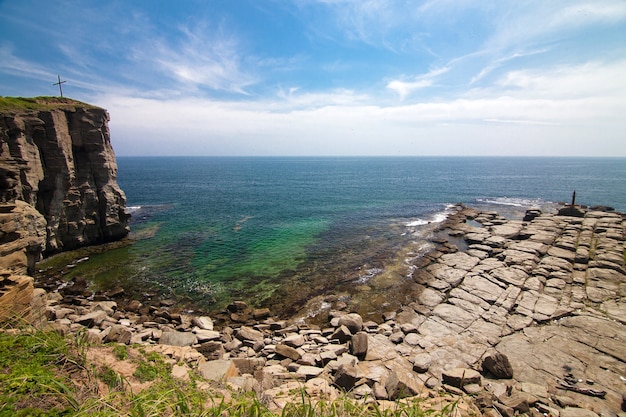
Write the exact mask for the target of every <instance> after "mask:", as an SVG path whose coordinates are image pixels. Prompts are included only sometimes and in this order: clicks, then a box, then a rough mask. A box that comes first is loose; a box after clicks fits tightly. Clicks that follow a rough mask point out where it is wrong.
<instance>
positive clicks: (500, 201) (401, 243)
mask: <svg viewBox="0 0 626 417" xmlns="http://www.w3.org/2000/svg"><path fill="white" fill-rule="evenodd" d="M118 165H119V179H118V182H119V184H120V186H121V187H122V189H123V190H124V191H125V193H126V195H127V199H128V206H129V208H130V209H131V210H132V214H133V223H132V225H131V227H132V230H133V232H132V237H133V239H134V243H132V244H131V245H129V246H125V247H122V248H118V249H114V250H110V251H107V252H105V253H103V254H97V255H92V256H90V259H89V260H88V261H86V262H82V263H80V264H78V265H76V266H75V267H74V268H72V269H71V270H68V271H67V272H68V273H67V274H66V278H71V277H73V276H79V275H80V276H84V277H86V278H88V279H89V280H90V281H92V282H93V283H94V288H96V289H98V288H99V289H106V288H111V287H115V286H120V285H121V286H123V287H124V288H125V289H126V291H127V293H128V294H129V295H136V296H137V297H151V296H153V295H155V294H157V295H158V296H160V297H175V298H177V299H178V300H179V302H180V303H181V304H182V305H186V306H188V307H189V308H193V309H201V310H214V309H220V308H222V307H223V306H224V305H225V304H226V303H228V302H230V301H232V300H235V299H243V300H246V301H248V302H249V303H250V304H252V305H255V306H269V307H271V308H272V309H273V310H274V311H278V312H284V313H285V314H291V313H293V312H294V311H296V310H297V309H298V307H299V306H301V305H303V304H304V303H305V302H306V301H308V300H311V299H312V298H314V297H316V296H321V295H323V294H336V295H337V297H344V298H346V299H350V300H351V301H352V302H353V303H355V304H359V305H362V306H363V309H375V308H377V309H381V308H387V307H389V308H390V309H391V307H392V304H394V305H397V304H401V303H403V302H405V300H404V298H410V296H411V295H410V294H406V291H404V290H405V289H404V287H403V279H406V276H407V274H408V271H409V269H410V268H409V265H408V262H407V259H410V258H411V257H413V256H419V254H420V253H422V252H423V251H425V250H426V249H427V247H428V237H429V228H431V226H432V224H433V223H432V222H437V221H441V220H442V219H443V218H445V213H446V210H448V209H449V207H450V204H454V203H457V202H462V203H464V204H466V205H469V206H474V207H477V208H482V209H488V210H493V209H497V210H498V211H500V212H501V213H502V214H504V215H505V216H509V217H515V216H521V215H523V212H524V210H525V209H527V208H531V207H537V206H539V207H551V206H554V203H555V202H558V201H569V199H570V198H571V194H572V191H573V190H574V189H576V190H577V195H578V202H579V203H581V204H601V205H610V206H614V207H615V208H617V209H618V210H622V211H626V196H625V195H624V192H623V191H622V190H625V189H626V159H591V158H200V157H198V158H191V157H190V158H118ZM391 295H393V296H391ZM403 297H404V298H403Z"/></svg>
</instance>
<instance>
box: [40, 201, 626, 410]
mask: <svg viewBox="0 0 626 417" xmlns="http://www.w3.org/2000/svg"><path fill="white" fill-rule="evenodd" d="M575 213H576V215H577V216H576V217H575V216H563V215H557V214H542V213H539V212H533V213H528V215H527V217H526V218H525V220H507V219H504V218H502V217H501V216H499V215H498V214H497V213H493V212H479V211H476V210H473V209H469V208H466V207H462V206H459V207H457V209H456V211H455V213H454V214H453V215H451V216H450V218H449V219H448V220H447V221H446V222H445V223H443V224H442V225H441V226H440V227H439V230H438V231H437V232H436V234H437V239H436V240H435V241H436V242H437V245H436V248H435V249H433V250H432V251H430V252H429V253H428V254H426V255H425V256H423V257H421V258H419V259H415V260H413V261H412V262H413V264H412V265H411V270H412V272H411V275H410V277H407V279H411V280H412V281H413V282H414V284H415V289H416V291H414V293H415V294H416V296H415V300H414V301H413V302H412V303H410V304H408V305H405V306H403V307H402V308H401V309H399V310H398V311H391V312H386V313H384V314H382V317H383V320H381V322H379V323H376V322H373V321H365V322H364V320H363V318H362V317H361V316H359V315H358V314H356V313H354V312H351V310H350V307H349V306H347V305H345V304H344V305H343V306H342V307H343V309H341V310H339V309H335V310H332V311H331V312H330V314H329V322H328V323H327V324H326V325H323V326H315V325H309V324H307V323H304V322H297V323H293V322H290V321H288V320H279V319H277V318H271V317H270V316H271V314H270V312H269V311H268V310H266V309H258V310H253V309H250V308H248V306H247V305H245V304H244V303H241V302H239V303H233V304H232V305H230V306H229V307H228V310H227V311H226V312H225V313H224V315H225V316H226V317H227V318H229V320H228V321H227V322H226V324H225V325H223V326H221V325H220V328H219V329H218V328H217V327H216V326H214V319H216V318H215V317H214V318H209V317H193V316H191V315H186V314H181V313H180V312H176V311H175V309H174V306H172V303H168V302H163V303H161V304H160V305H157V306H149V307H148V306H142V305H141V303H140V302H139V301H131V302H127V301H124V302H119V303H118V302H116V301H115V299H114V298H111V299H109V300H101V301H95V299H93V300H88V299H85V298H84V297H82V296H81V293H82V292H83V291H84V290H85V288H84V285H83V284H82V283H79V282H76V283H74V284H73V285H70V286H67V287H65V288H62V289H59V290H57V291H51V292H49V294H48V307H47V309H46V311H45V315H46V318H47V319H48V322H49V324H50V325H51V326H52V327H54V328H55V329H57V330H58V331H61V332H77V331H81V330H83V331H85V332H86V334H87V335H88V337H89V338H90V339H91V340H92V341H93V342H96V343H101V342H117V343H141V344H147V345H154V348H155V349H160V350H161V351H162V352H163V353H164V354H166V355H169V356H170V357H172V360H173V362H176V364H177V365H176V367H175V368H174V370H175V371H176V374H177V375H185V374H186V372H188V371H191V370H195V371H197V372H199V373H200V374H201V375H203V376H204V377H205V378H206V379H207V380H215V381H219V382H221V383H225V384H228V385H230V386H231V387H232V388H233V389H237V390H255V391H257V392H258V393H259V394H262V395H263V398H267V399H268V401H270V402H272V404H273V405H274V406H275V407H276V408H280V407H281V406H283V405H284V403H285V402H286V401H289V400H293V399H292V398H289V394H288V393H289V392H293V390H294V389H296V390H299V389H301V388H304V389H305V390H306V392H307V393H308V394H309V395H311V396H313V397H315V398H324V399H331V400H332V399H334V398H336V397H337V396H338V395H339V393H340V392H341V390H345V391H348V392H349V393H350V394H351V395H353V396H354V397H356V398H362V399H366V400H368V401H373V400H376V401H379V402H381V403H384V402H385V401H389V400H396V399H398V398H402V397H413V396H419V397H422V398H424V399H425V401H427V403H428V401H431V402H433V401H436V399H438V398H439V399H440V398H441V396H440V395H439V393H440V392H441V391H447V392H448V393H451V395H452V397H448V398H457V397H455V396H460V397H462V398H464V401H463V402H462V404H463V406H462V407H464V408H463V410H462V413H463V414H469V413H474V414H475V415H480V414H482V415H489V416H501V415H502V416H513V415H515V414H527V415H539V414H542V415H553V416H558V415H560V416H562V417H567V416H574V415H576V416H595V415H604V416H609V415H612V416H614V415H624V414H623V413H624V407H625V406H626V405H625V404H624V402H625V401H626V400H625V399H624V398H625V394H626V307H625V304H624V300H625V297H626V269H625V260H624V258H625V247H624V241H625V237H626V222H625V220H624V216H623V215H622V214H619V213H613V212H606V211H594V210H577V211H576V212H575ZM469 220H471V221H469ZM453 242H457V243H462V245H455V244H453ZM459 248H461V249H459ZM215 322H217V319H216V321H215ZM220 323H221V322H220ZM180 362H184V363H186V365H185V366H184V368H185V369H181V366H180ZM298 395H299V394H298ZM460 404H461V403H460Z"/></svg>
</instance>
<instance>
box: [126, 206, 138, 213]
mask: <svg viewBox="0 0 626 417" xmlns="http://www.w3.org/2000/svg"><path fill="white" fill-rule="evenodd" d="M139 210H141V206H129V207H126V211H127V212H128V213H134V212H136V211H139Z"/></svg>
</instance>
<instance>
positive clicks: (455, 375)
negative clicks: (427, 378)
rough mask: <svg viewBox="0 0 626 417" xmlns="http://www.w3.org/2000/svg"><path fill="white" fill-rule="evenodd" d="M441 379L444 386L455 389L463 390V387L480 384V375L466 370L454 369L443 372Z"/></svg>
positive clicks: (471, 370)
mask: <svg viewBox="0 0 626 417" xmlns="http://www.w3.org/2000/svg"><path fill="white" fill-rule="evenodd" d="M441 378H442V381H443V383H444V384H447V385H451V386H453V387H456V388H463V386H464V385H469V384H479V385H480V383H481V377H480V374H479V373H478V372H477V371H475V370H473V369H468V368H454V369H449V370H446V371H443V373H442V374H441Z"/></svg>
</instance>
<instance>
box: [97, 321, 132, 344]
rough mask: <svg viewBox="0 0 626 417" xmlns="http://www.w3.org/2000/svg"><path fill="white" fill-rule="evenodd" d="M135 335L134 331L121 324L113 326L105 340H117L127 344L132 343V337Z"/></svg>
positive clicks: (116, 341)
mask: <svg viewBox="0 0 626 417" xmlns="http://www.w3.org/2000/svg"><path fill="white" fill-rule="evenodd" d="M131 337H133V333H132V332H131V331H130V330H129V329H128V328H126V327H124V326H120V325H114V326H111V330H109V333H108V334H107V335H106V336H105V337H104V340H103V341H104V342H105V343H107V342H115V343H121V344H124V345H127V344H129V343H130V339H131Z"/></svg>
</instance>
